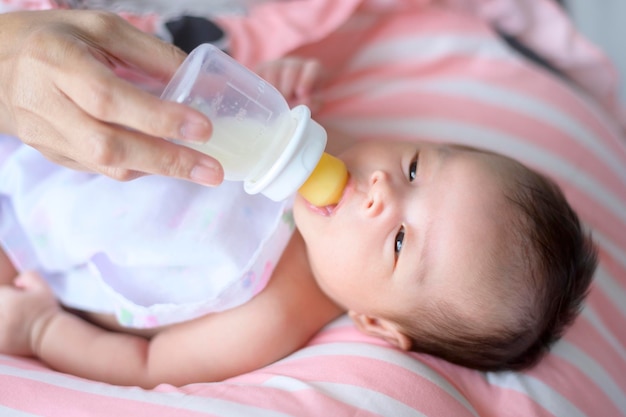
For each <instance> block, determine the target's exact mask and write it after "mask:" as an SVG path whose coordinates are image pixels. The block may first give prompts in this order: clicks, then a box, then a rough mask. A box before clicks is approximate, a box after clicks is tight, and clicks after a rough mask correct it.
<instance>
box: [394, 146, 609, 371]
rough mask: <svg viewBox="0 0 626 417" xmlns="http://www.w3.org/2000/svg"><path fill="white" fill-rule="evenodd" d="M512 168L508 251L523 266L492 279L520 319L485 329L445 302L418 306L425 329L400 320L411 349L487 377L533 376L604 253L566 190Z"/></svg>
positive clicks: (576, 308) (566, 323) (507, 184)
mask: <svg viewBox="0 0 626 417" xmlns="http://www.w3.org/2000/svg"><path fill="white" fill-rule="evenodd" d="M507 159H508V158H507ZM511 161H512V162H513V163H514V164H515V165H516V166H517V167H518V169H516V170H515V171H516V172H515V175H512V176H511V178H509V179H508V180H507V179H505V181H504V182H505V197H506V201H507V202H508V204H507V205H508V206H510V207H511V208H512V210H511V212H512V215H510V218H512V219H513V220H512V224H511V227H510V229H509V230H508V231H507V233H508V237H509V239H508V240H509V242H508V243H507V244H508V245H514V246H515V247H516V249H515V250H516V253H517V255H516V258H517V260H516V261H515V262H513V264H515V266H514V267H513V268H510V267H509V268H505V269H499V270H498V271H497V272H496V273H497V274H506V275H508V276H494V277H488V278H487V279H490V280H492V282H499V283H500V289H503V288H504V287H506V286H509V287H510V288H509V290H508V294H507V295H508V296H502V295H503V294H494V297H496V299H500V300H504V302H507V300H508V301H510V304H509V306H510V307H511V308H513V309H515V310H514V313H515V314H514V316H515V320H513V321H511V320H508V321H506V320H502V321H503V323H501V324H499V325H497V324H496V325H495V327H494V326H491V327H490V328H489V329H487V330H486V327H485V325H484V323H480V322H477V321H476V320H469V319H468V318H467V317H463V316H462V315H461V314H459V312H458V311H456V310H455V309H454V308H453V307H452V306H450V305H446V303H445V301H444V302H443V303H441V302H439V303H437V304H432V305H430V306H418V307H417V308H419V309H420V310H419V314H417V316H418V317H420V319H419V323H411V321H412V320H411V319H410V318H404V319H402V318H400V319H396V322H397V323H398V324H399V325H400V326H401V327H402V329H403V331H404V332H405V334H406V335H407V336H408V337H409V338H411V340H412V350H414V351H417V352H421V353H427V354H431V355H434V356H437V357H440V358H443V359H445V360H448V361H450V362H453V363H456V364H459V365H462V366H466V367H469V368H473V369H478V370H482V371H502V370H522V369H527V368H530V367H532V366H533V365H535V364H536V363H537V362H538V361H539V360H540V359H541V358H542V357H543V356H544V355H545V353H546V352H547V351H548V350H549V349H550V347H551V346H552V345H553V344H554V342H555V341H557V340H558V339H559V338H560V337H561V336H562V334H563V332H564V331H565V329H567V328H568V326H569V325H570V324H571V323H572V322H573V321H574V319H575V318H576V316H577V315H578V313H579V312H580V309H581V305H582V302H583V300H584V299H585V297H586V295H587V293H588V291H589V286H590V284H591V281H592V277H593V274H594V271H595V269H596V266H597V249H596V248H595V245H594V244H593V242H592V240H591V237H590V235H589V233H588V232H585V230H584V229H583V227H582V225H581V223H580V220H579V218H578V215H577V214H576V213H575V212H574V210H573V209H572V208H571V207H570V205H569V204H568V202H567V200H566V198H565V196H564V195H563V193H562V192H561V190H560V188H559V187H558V186H557V185H556V184H555V183H554V182H553V181H552V180H550V179H548V178H547V177H545V176H544V175H541V174H539V173H537V172H535V171H533V170H530V169H528V168H526V167H525V166H523V165H522V164H519V163H518V162H516V161H513V160H511ZM519 289H522V291H520V293H519V294H517V295H512V294H511V293H512V292H516V291H517V290H519ZM497 291H498V290H496V292H497ZM503 293H507V290H506V289H504V290H503ZM513 299H516V300H515V301H517V302H514V301H513ZM403 321H404V322H403Z"/></svg>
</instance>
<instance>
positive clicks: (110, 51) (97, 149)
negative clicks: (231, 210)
mask: <svg viewBox="0 0 626 417" xmlns="http://www.w3.org/2000/svg"><path fill="white" fill-rule="evenodd" d="M184 58H185V54H184V53H183V52H182V51H180V50H179V49H177V48H176V47H174V46H172V45H170V44H167V43H165V42H162V41H160V40H158V39H157V38H155V37H153V36H151V35H148V34H145V33H143V32H141V31H140V30H138V29H136V28H134V27H133V26H132V25H130V24H129V23H127V22H126V21H124V20H123V19H121V18H120V17H118V16H116V15H114V14H111V13H107V12H100V11H89V10H48V11H26V12H13V13H6V14H0V132H5V133H9V134H12V135H14V136H17V137H19V138H20V139H21V140H22V141H23V142H24V143H26V144H28V145H31V146H33V147H34V148H36V149H38V150H39V151H40V152H42V153H43V154H44V155H45V156H46V157H47V158H49V159H50V160H53V161H55V162H57V163H60V164H63V165H65V166H68V167H71V168H75V169H83V170H89V171H96V172H100V173H102V174H104V175H107V176H109V177H112V178H115V179H118V180H130V179H133V178H136V177H138V176H141V175H144V174H160V175H166V176H171V177H177V178H183V179H188V180H191V181H194V182H198V183H201V184H205V185H217V184H219V183H220V182H221V181H222V179H223V170H222V167H221V165H220V164H219V163H218V162H217V161H216V160H215V159H213V158H211V157H209V156H207V155H204V154H201V153H199V152H196V151H194V150H192V149H190V148H188V147H185V146H180V145H175V144H173V143H171V142H169V141H167V140H164V139H163V138H171V139H180V140H189V141H199V142H204V141H206V140H208V138H209V137H210V135H211V130H212V127H211V123H210V121H209V120H208V119H207V118H206V117H205V116H204V115H202V114H201V113H200V112H198V111H196V110H194V109H192V108H190V107H187V106H184V105H182V104H178V103H173V102H167V101H162V100H160V99H159V98H158V97H156V96H154V95H152V94H150V93H148V92H146V91H144V90H142V89H140V88H138V87H136V86H134V85H133V84H132V83H130V82H129V81H126V80H124V79H122V78H121V77H119V76H118V75H116V73H120V72H131V73H135V74H141V75H142V76H143V77H144V78H150V79H152V80H155V81H157V82H160V83H161V84H165V83H166V82H167V80H169V78H170V77H171V76H172V75H173V73H174V72H175V70H176V68H177V67H178V66H179V65H180V63H181V62H182V60H183V59H184Z"/></svg>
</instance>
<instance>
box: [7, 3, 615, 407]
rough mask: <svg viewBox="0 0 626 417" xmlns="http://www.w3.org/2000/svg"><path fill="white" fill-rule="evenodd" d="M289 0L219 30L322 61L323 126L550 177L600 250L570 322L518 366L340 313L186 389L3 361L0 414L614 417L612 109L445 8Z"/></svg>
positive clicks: (262, 51)
mask: <svg viewBox="0 0 626 417" xmlns="http://www.w3.org/2000/svg"><path fill="white" fill-rule="evenodd" d="M287 3H291V4H290V5H288V4H282V5H269V6H267V8H265V9H263V10H261V11H260V12H259V13H258V14H257V15H253V16H252V17H250V18H234V17H229V18H228V19H225V20H224V21H223V22H222V23H223V24H224V25H225V26H226V27H228V28H229V33H231V34H232V36H233V51H232V52H233V55H234V56H235V57H236V58H238V59H240V60H241V61H242V62H244V63H245V64H246V65H249V66H253V65H254V64H255V63H256V62H259V61H261V60H264V59H268V58H272V57H277V56H280V55H283V54H289V53H295V54H298V55H305V56H306V55H310V56H318V57H320V58H321V60H322V61H323V62H324V64H325V65H326V66H327V67H328V68H330V69H331V70H332V73H333V76H332V77H331V79H330V81H329V82H328V84H327V85H326V86H325V87H324V89H323V91H322V96H323V99H324V101H325V105H324V107H323V108H322V110H321V112H320V114H319V116H318V117H317V119H318V121H319V122H321V123H322V124H323V125H325V126H328V127H332V128H333V129H337V130H340V131H343V132H345V133H348V134H351V135H356V136H357V137H359V138H363V139H371V138H388V139H390V140H392V139H398V138H399V139H404V140H410V139H411V138H415V137H416V136H417V137H419V138H420V139H428V140H433V141H453V142H456V143H462V144H467V145H473V146H480V147H486V148H489V149H492V150H494V151H497V152H501V153H504V154H507V155H510V156H512V157H514V158H517V159H519V160H521V161H523V162H525V163H527V164H529V165H530V166H532V167H533V168H535V169H538V170H540V171H542V172H545V173H547V174H548V175H550V176H551V177H552V178H554V179H555V180H556V181H557V182H558V183H559V184H560V185H561V186H562V188H563V189H564V191H565V194H566V196H567V197H568V199H569V200H570V202H571V203H572V205H573V206H574V207H575V208H576V209H577V211H578V213H579V215H580V216H581V218H582V220H583V221H584V223H585V225H586V226H587V227H589V228H590V229H591V230H592V231H593V235H594V237H595V239H596V241H597V243H598V245H599V248H600V266H599V268H598V271H597V274H596V277H595V281H594V283H593V286H592V291H591V294H590V296H589V298H588V300H587V302H586V303H585V306H584V309H583V311H582V314H581V316H580V318H579V319H578V320H577V321H576V322H575V324H574V326H573V327H572V328H571V329H570V330H569V331H568V332H567V333H566V335H565V336H564V338H563V339H562V340H561V341H559V342H558V343H557V344H556V346H555V347H554V349H553V351H552V352H551V354H550V355H549V356H548V357H547V358H545V360H543V361H542V362H541V363H540V364H539V365H538V366H536V367H535V368H533V369H531V370H529V371H526V372H520V373H513V372H503V373H481V372H477V371H472V370H468V369H464V368H461V367H458V366H455V365H451V364H449V363H446V362H444V361H441V360H439V359H436V358H433V357H429V356H427V355H420V354H406V353H403V352H400V351H397V350H395V349H393V348H392V347H390V346H388V345H386V344H385V343H384V342H382V341H379V340H377V339H372V338H369V337H367V336H364V335H362V334H361V333H359V332H358V331H357V330H356V329H355V328H354V327H353V326H352V324H351V323H350V321H349V319H348V318H347V317H342V318H340V319H339V320H337V321H335V322H333V323H331V324H330V325H328V326H327V327H326V328H325V329H324V330H323V331H322V332H320V333H319V334H318V335H317V336H316V337H315V338H314V339H312V340H311V341H310V342H309V344H308V345H307V346H305V347H304V348H303V349H301V350H299V351H297V352H295V353H294V354H292V355H290V356H288V357H286V358H284V359H283V360H281V361H278V362H276V363H274V364H272V365H270V366H268V367H266V368H263V369H260V370H258V371H255V372H252V373H249V374H245V375H241V376H239V377H236V378H232V379H229V380H226V381H223V382H220V383H202V384H192V385H188V386H184V387H173V386H169V385H161V386H159V387H157V388H155V389H154V390H143V389H139V388H135V387H117V386H111V385H107V384H102V383H97V382H92V381H87V380H83V379H80V378H76V377H73V376H70V375H65V374H62V373H58V372H55V371H53V370H50V369H48V368H47V367H45V366H44V365H42V364H41V363H39V362H38V361H36V360H32V359H24V358H16V357H9V356H2V355H0V415H2V416H5V415H7V416H49V417H55V416H64V417H71V416H86V415H89V416H111V415H115V416H118V415H119V416H123V415H129V416H130V415H132V416H180V417H191V416H194V417H196V416H197V417H199V416H229V417H230V416H287V415H293V416H344V415H345V416H357V415H358V416H382V415H385V416H394V417H396V416H455V417H456V416H458V417H463V416H474V417H476V416H481V417H491V416H493V417H496V416H498V417H500V416H525V417H544V416H545V417H548V416H567V417H584V416H586V417H596V416H602V417H618V416H626V140H625V137H624V133H623V130H622V127H621V125H620V123H619V121H618V120H617V118H616V117H614V116H615V113H613V110H614V109H615V108H614V107H613V108H610V105H607V103H609V101H604V102H602V103H600V102H599V100H597V99H595V98H594V97H597V96H594V94H593V93H590V92H588V91H586V90H585V89H584V88H581V87H578V86H576V85H575V83H572V82H566V81H563V80H561V79H558V78H556V77H555V76H554V75H552V74H551V73H550V72H548V71H546V70H545V69H543V68H540V67H538V66H536V65H535V64H533V63H530V62H528V61H526V60H525V59H524V58H522V57H521V56H520V55H519V54H517V53H515V52H514V51H512V50H510V49H509V48H507V46H506V45H505V44H504V43H503V42H502V41H501V40H500V39H499V37H498V36H496V35H495V34H494V32H493V31H492V30H491V29H490V27H489V26H488V24H487V23H486V22H485V21H484V20H482V19H479V18H477V17H476V16H472V15H470V14H467V13H463V12H461V11H459V10H458V9H449V8H446V7H439V6H436V5H435V6H432V7H430V6H429V7H421V6H420V7H417V6H416V4H417V3H419V2H410V1H403V2H398V4H400V6H399V7H400V11H398V9H397V8H395V9H387V8H382V9H381V7H382V6H380V5H381V4H383V3H385V2H369V3H370V4H373V3H376V4H378V6H376V7H365V6H363V4H361V3H362V2H360V1H357V0H354V1H342V2H331V1H324V0H313V1H307V2H287ZM296 3H300V4H299V5H298V6H299V9H300V10H297V8H296V7H295V4H296ZM305 3H306V5H305ZM366 3H367V2H366ZM303 8H304V9H303ZM298 16H304V17H298ZM298 19H300V20H298ZM285 22H290V24H289V25H286V24H285ZM310 22H314V23H315V24H312V23H310ZM270 25H272V27H273V28H275V31H271V32H268V31H267V30H266V28H267V27H268V26H270ZM281 25H283V26H284V27H281ZM312 27H313V28H314V29H312ZM262 31H265V32H266V33H265V34H264V37H262V38H263V42H262V43H260V37H259V36H258V34H259V33H260V32H262ZM290 31H291V32H290ZM289 33H291V36H287V35H286V34H289ZM285 39H287V41H284V40H285ZM346 45H348V46H349V47H346ZM613 104H614V103H613ZM0 140H2V137H1V136H0ZM250 354H254V352H250Z"/></svg>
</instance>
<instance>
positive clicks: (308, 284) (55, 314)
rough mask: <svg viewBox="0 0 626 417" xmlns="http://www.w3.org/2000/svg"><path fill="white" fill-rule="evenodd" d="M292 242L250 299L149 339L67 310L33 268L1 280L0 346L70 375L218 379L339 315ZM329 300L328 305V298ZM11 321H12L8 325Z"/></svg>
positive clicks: (116, 380) (277, 354)
mask: <svg viewBox="0 0 626 417" xmlns="http://www.w3.org/2000/svg"><path fill="white" fill-rule="evenodd" d="M298 251H300V252H302V253H299V252H297V251H295V249H294V248H293V247H291V245H290V247H288V252H286V254H288V253H289V256H288V257H287V259H289V260H290V262H283V261H281V262H280V263H279V265H278V266H277V269H276V271H275V273H274V276H273V278H272V279H271V280H270V283H269V285H268V287H267V288H266V289H265V290H264V291H263V292H261V293H260V294H259V295H258V296H257V297H255V298H254V299H252V300H251V301H249V302H248V303H246V304H244V305H242V306H240V307H238V308H234V309H231V310H227V311H225V312H222V313H217V314H212V315H207V316H204V317H201V318H199V319H196V320H193V321H190V322H186V323H181V324H178V325H175V326H172V327H170V328H167V329H164V330H162V331H161V332H159V333H158V334H157V335H156V336H154V337H153V338H152V339H150V340H148V339H145V338H142V337H138V336H134V335H129V334H124V333H115V332H110V331H106V330H103V329H102V328H100V327H96V326H94V325H92V324H91V323H89V322H87V321H84V320H82V319H81V318H79V317H77V316H75V315H73V314H71V313H69V312H66V311H64V310H62V309H61V308H60V307H59V305H58V303H57V302H56V301H55V300H54V297H53V294H52V293H51V292H50V290H49V289H48V288H47V286H46V285H45V283H44V282H43V281H42V280H41V278H39V277H38V276H37V275H36V274H34V273H28V274H22V276H21V281H20V285H21V288H16V287H10V286H4V287H0V352H3V353H9V354H16V355H27V356H37V357H39V358H40V359H41V360H43V361H44V362H46V363H47V364H48V365H50V366H51V367H53V368H55V369H57V370H59V371H61V372H66V373H70V374H74V375H77V376H81V377H84V378H89V379H93V380H98V381H103V382H108V383H112V384H117V385H139V386H142V387H146V388H151V387H154V386H155V385H158V384H160V383H170V384H174V385H184V384H189V383H193V382H209V381H220V380H223V379H225V378H229V377H232V376H235V375H239V374H241V373H244V372H249V371H252V370H254V369H257V368H260V367H262V366H265V365H267V364H269V363H271V362H273V361H275V360H277V359H280V358H282V357H284V356H286V355H287V354H289V353H290V352H292V351H294V350H296V349H297V348H299V347H300V346H302V345H303V344H304V343H305V342H306V341H307V340H308V338H310V337H311V336H312V334H313V333H315V332H316V331H317V330H318V329H319V328H320V327H321V326H322V325H323V324H325V323H326V322H328V321H329V320H330V319H332V318H334V317H335V316H336V315H337V314H339V312H340V311H339V310H337V309H336V307H333V306H331V305H329V304H328V301H327V300H326V298H325V297H324V296H323V295H321V293H320V292H319V289H317V287H316V286H314V285H313V284H312V283H313V280H312V279H310V277H308V276H307V273H306V272H305V271H303V270H302V269H301V268H300V266H301V265H298V262H297V261H298V260H299V258H300V259H303V258H302V257H304V256H305V255H304V253H303V251H302V249H301V248H299V249H298ZM324 303H326V304H324ZM11 323H12V324H11Z"/></svg>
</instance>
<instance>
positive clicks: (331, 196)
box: [161, 44, 348, 205]
mask: <svg viewBox="0 0 626 417" xmlns="http://www.w3.org/2000/svg"><path fill="white" fill-rule="evenodd" d="M161 98H163V99H166V100H171V101H176V102H179V103H184V104H187V105H189V106H192V107H194V108H195V109H197V110H199V111H201V112H203V113H204V114H206V115H207V116H208V117H209V119H210V120H211V122H212V123H213V135H212V136H211V139H210V140H209V141H207V142H206V143H203V144H192V143H189V142H182V141H178V142H177V143H180V144H183V145H186V146H189V147H192V148H194V149H196V150H198V151H200V152H203V153H206V154H209V155H211V156H213V157H214V158H216V159H217V160H218V161H219V162H220V163H221V164H222V166H223V167H224V176H225V179H227V180H233V181H243V183H244V189H245V190H246V192H248V193H249V194H256V193H259V192H260V193H262V194H264V195H265V196H267V197H269V198H270V199H272V200H275V201H280V200H284V199H285V198H287V197H288V196H290V195H291V194H293V193H294V192H296V191H297V190H298V189H299V188H301V186H303V184H304V183H305V182H306V183H307V184H308V185H307V186H306V187H302V189H303V190H304V191H303V193H302V194H303V196H304V197H305V198H306V199H307V200H309V201H310V202H311V203H312V204H314V205H328V204H333V203H336V202H337V201H334V200H338V198H339V196H340V195H341V191H342V190H343V187H344V186H345V183H346V181H347V177H348V174H347V171H346V169H345V165H344V164H343V163H342V162H341V161H340V160H338V159H337V158H334V157H331V156H330V155H328V154H326V153H324V148H325V146H326V131H325V130H324V128H322V127H321V126H320V125H319V124H318V123H317V122H315V121H314V120H312V119H311V112H310V110H309V109H308V107H306V106H303V105H300V106H296V107H294V108H293V109H291V110H290V109H289V106H288V105H287V102H286V100H285V99H284V97H283V96H282V95H281V94H280V92H278V90H276V89H275V88H274V87H273V86H272V85H270V84H269V83H267V82H266V81H265V80H263V79H262V78H261V77H259V76H258V75H257V74H255V73H254V72H252V71H250V70H248V69H247V68H245V67H244V66H243V65H241V64H239V63H238V62H237V61H235V60H234V59H233V58H231V57H230V56H228V55H227V54H225V53H224V52H222V51H221V50H219V49H218V48H216V47H215V46H213V45H210V44H203V45H200V46H198V47H197V48H196V49H194V50H193V51H192V52H191V53H190V54H189V56H188V57H187V59H186V60H185V61H184V62H183V64H182V65H181V67H180V68H179V69H178V71H177V72H176V74H175V75H174V77H173V78H172V80H171V81H170V82H169V84H168V85H167V87H166V88H165V90H164V92H163V94H162V95H161ZM322 155H325V156H324V158H322ZM314 172H315V174H314V175H312V173H314ZM307 180H308V181H307Z"/></svg>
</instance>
